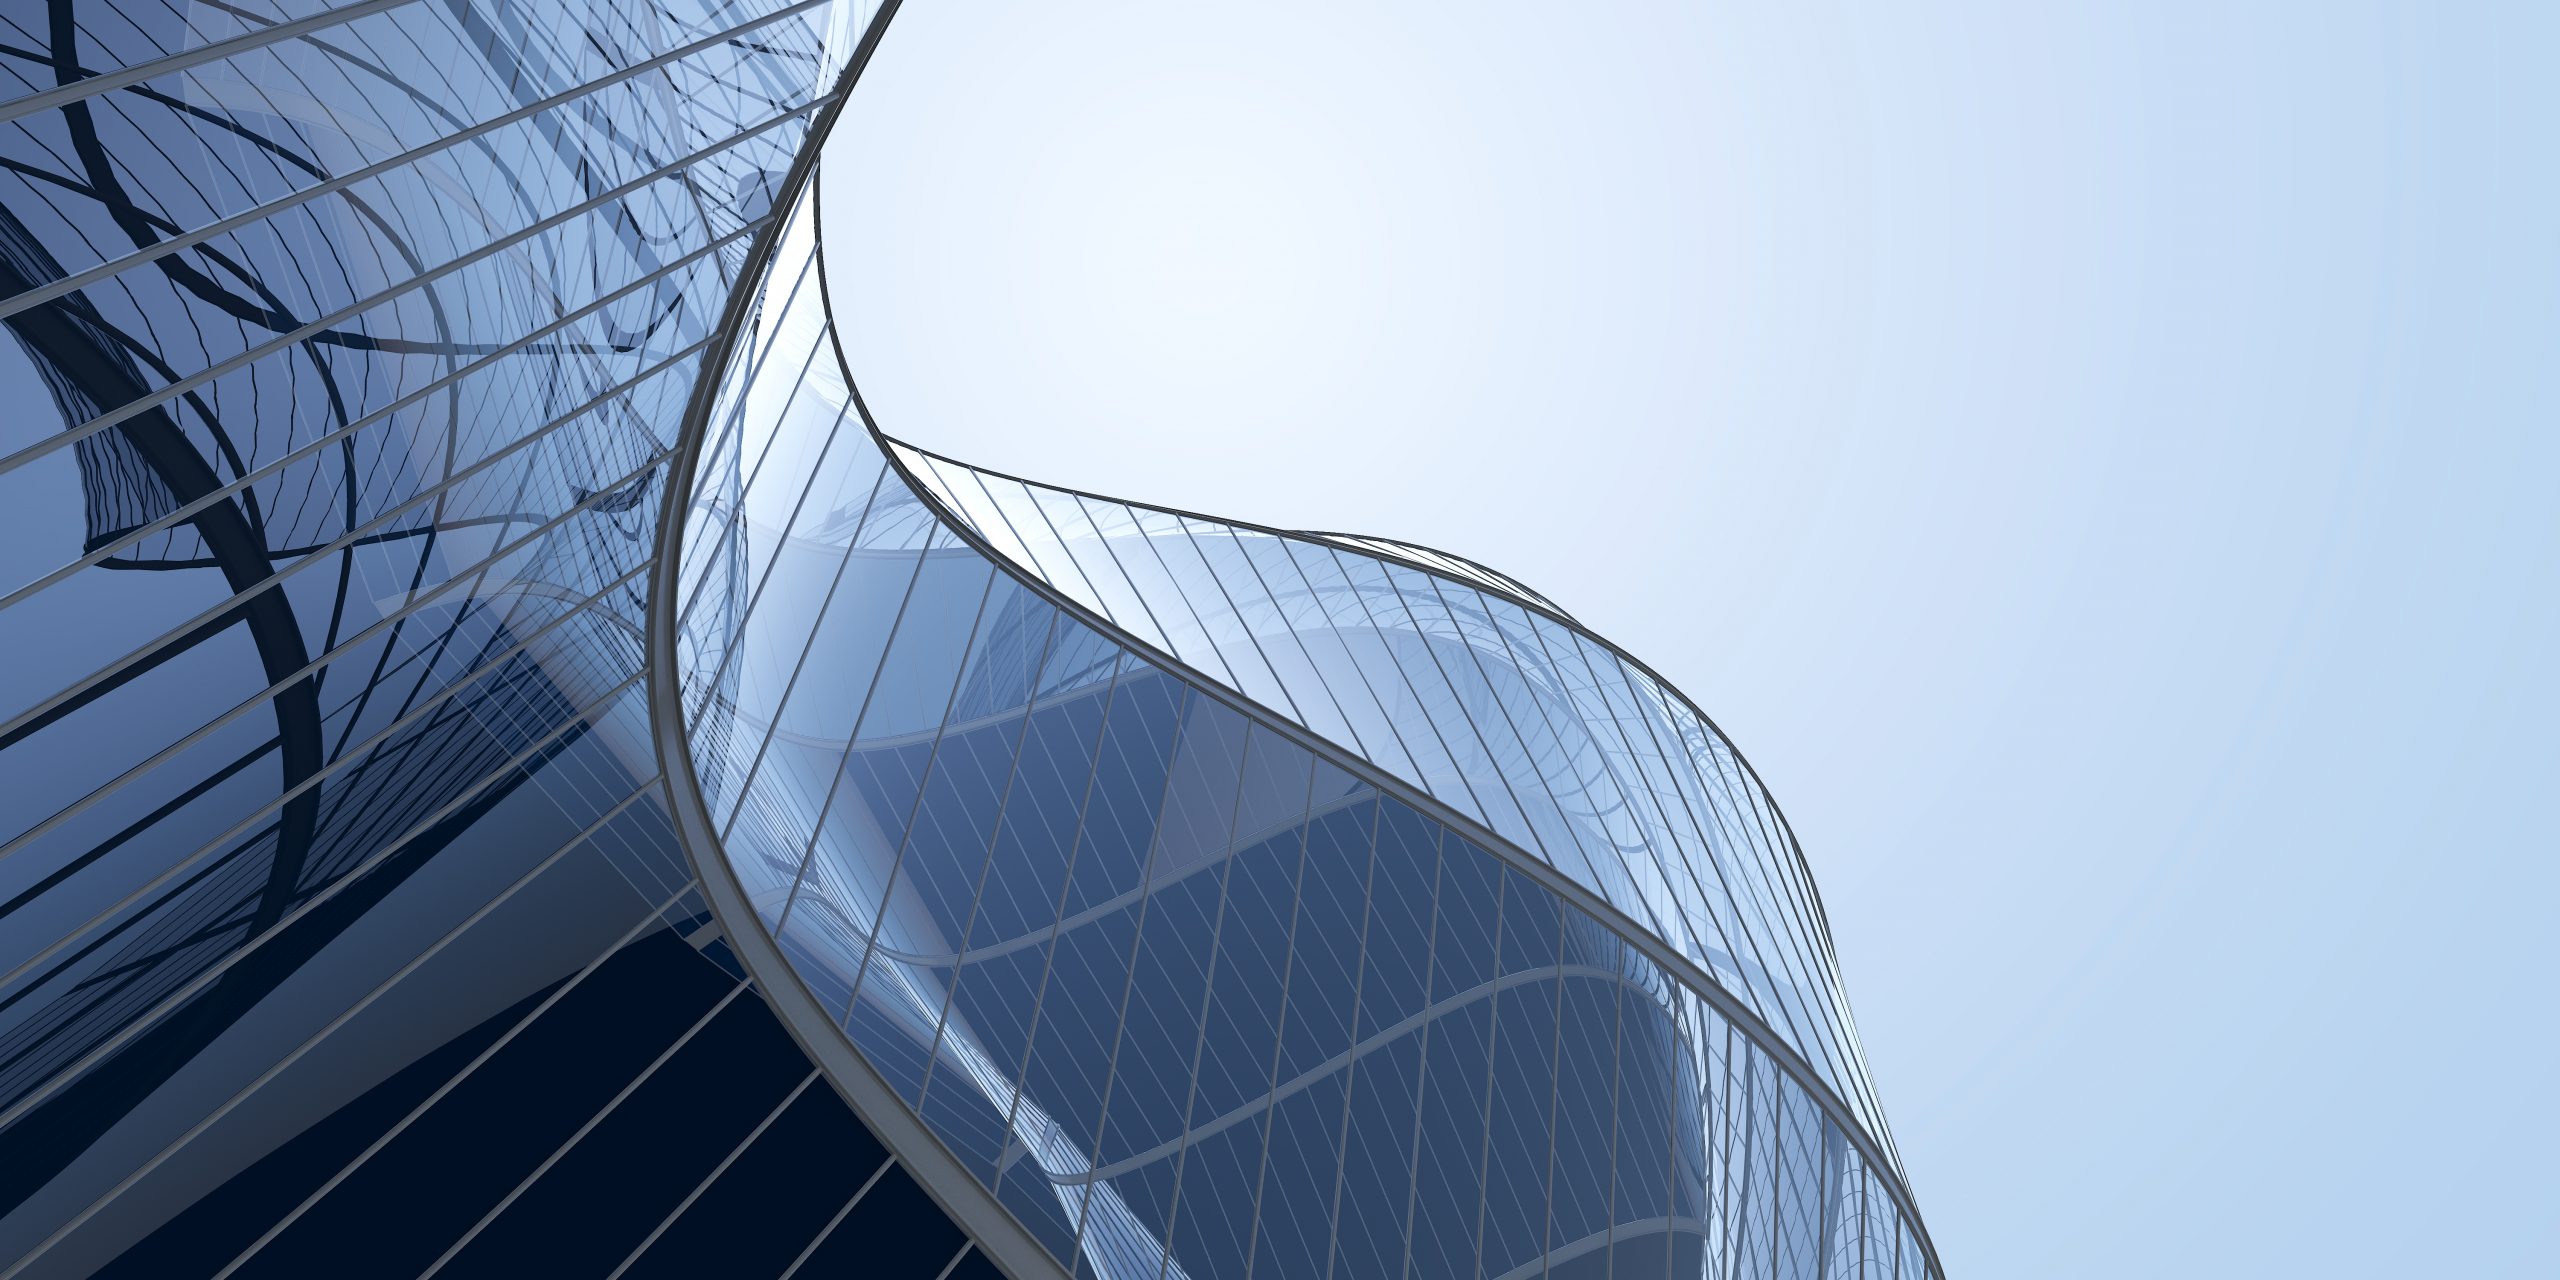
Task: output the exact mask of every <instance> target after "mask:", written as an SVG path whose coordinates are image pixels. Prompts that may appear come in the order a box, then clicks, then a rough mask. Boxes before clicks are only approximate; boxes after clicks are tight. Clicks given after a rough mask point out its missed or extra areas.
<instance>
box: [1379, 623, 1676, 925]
mask: <svg viewBox="0 0 2560 1280" xmlns="http://www.w3.org/2000/svg"><path fill="white" fill-rule="evenodd" d="M1418 576H1420V577H1421V578H1422V581H1423V585H1425V586H1427V587H1429V588H1430V589H1431V593H1432V598H1433V599H1435V600H1438V601H1439V602H1440V609H1441V611H1442V612H1443V613H1445V614H1447V615H1448V617H1449V625H1450V626H1451V627H1452V628H1458V629H1459V635H1458V644H1459V646H1460V647H1461V648H1464V649H1465V650H1466V651H1467V657H1468V659H1469V660H1470V661H1472V662H1473V663H1474V664H1475V668H1476V675H1477V677H1478V678H1479V679H1481V680H1483V681H1484V688H1485V693H1486V695H1487V696H1489V697H1490V698H1492V700H1493V709H1494V711H1495V712H1496V713H1497V714H1499V715H1500V716H1501V717H1502V725H1503V727H1504V728H1505V729H1508V730H1510V731H1511V737H1512V740H1513V741H1515V742H1517V743H1519V744H1520V753H1521V755H1522V756H1523V757H1524V758H1526V759H1528V760H1529V762H1530V764H1531V766H1532V767H1533V768H1534V767H1535V766H1536V762H1537V752H1536V750H1535V749H1534V748H1533V747H1532V746H1531V745H1530V742H1529V737H1528V735H1527V734H1525V733H1522V732H1521V731H1520V722H1519V721H1518V720H1515V719H1514V718H1512V715H1511V708H1510V706H1509V705H1508V703H1507V702H1506V701H1505V700H1504V699H1503V697H1502V692H1501V690H1500V689H1498V688H1497V687H1495V685H1494V681H1493V673H1492V672H1491V671H1490V670H1488V669H1487V668H1486V666H1485V661H1484V654H1483V653H1482V651H1480V650H1479V649H1478V648H1477V646H1475V645H1474V644H1471V643H1468V641H1467V639H1466V634H1465V631H1464V629H1463V628H1462V627H1461V624H1460V623H1459V622H1458V611H1457V610H1456V609H1455V608H1453V607H1451V605H1450V604H1449V599H1448V596H1447V594H1446V593H1444V592H1443V591H1442V590H1441V588H1440V584H1439V580H1438V579H1435V578H1433V577H1432V576H1431V575H1429V574H1421V575H1418ZM1387 583H1388V585H1389V586H1390V587H1394V588H1395V590H1396V598H1397V599H1398V600H1400V601H1403V602H1404V605H1405V614H1406V616H1408V617H1410V618H1412V619H1413V624H1414V631H1415V633H1416V634H1418V635H1424V637H1425V642H1424V645H1423V649H1424V652H1426V653H1431V654H1432V661H1433V662H1434V663H1435V664H1436V663H1438V662H1439V661H1440V659H1439V655H1438V654H1437V653H1436V652H1434V651H1433V650H1432V649H1431V646H1430V644H1429V638H1428V635H1427V633H1424V632H1423V630H1422V618H1421V615H1419V614H1416V613H1415V612H1414V611H1413V605H1412V602H1411V600H1410V599H1408V598H1407V597H1406V595H1405V592H1404V590H1403V588H1402V587H1401V586H1399V585H1398V584H1397V583H1396V581H1395V577H1394V575H1393V574H1392V573H1390V574H1389V575H1388V578H1387ZM1451 585H1454V586H1459V587H1461V588H1464V589H1467V590H1473V588H1467V587H1465V584H1464V583H1453V584H1451ZM1477 600H1478V602H1479V603H1480V604H1481V603H1482V601H1483V596H1482V595H1481V594H1479V595H1478V596H1477ZM1485 617H1486V621H1487V624H1488V626H1489V627H1490V628H1491V630H1492V631H1493V639H1494V643H1496V644H1499V645H1502V646H1503V653H1504V654H1505V655H1507V656H1509V657H1510V660H1511V664H1512V667H1513V669H1514V670H1515V671H1516V670H1521V667H1520V662H1519V657H1518V655H1516V654H1513V653H1512V651H1511V646H1510V642H1509V641H1508V640H1506V639H1505V638H1504V637H1503V635H1502V628H1501V626H1500V625H1499V624H1496V623H1494V622H1493V621H1492V607H1491V606H1490V605H1486V606H1485ZM1441 679H1443V680H1449V674H1448V669H1447V667H1446V666H1442V668H1441ZM1524 683H1525V682H1524ZM1449 685H1450V692H1451V694H1452V695H1453V696H1454V695H1455V694H1456V692H1457V681H1455V680H1449ZM1530 703H1531V705H1532V706H1536V707H1537V711H1538V718H1539V719H1540V720H1542V721H1545V722H1546V727H1547V737H1548V739H1549V740H1550V741H1552V742H1554V743H1555V744H1556V746H1557V748H1558V749H1559V750H1562V749H1564V735H1563V734H1561V733H1558V732H1557V731H1556V727H1555V721H1554V720H1553V719H1551V718H1550V717H1548V715H1547V713H1546V708H1545V707H1544V706H1543V705H1539V704H1538V702H1537V699H1536V698H1535V696H1534V695H1533V696H1532V697H1531V699H1530ZM1458 714H1459V715H1461V716H1463V717H1465V719H1466V720H1467V722H1468V724H1469V725H1470V726H1472V727H1474V729H1475V731H1476V735H1477V737H1478V739H1479V740H1482V741H1484V745H1485V747H1486V753H1487V758H1488V761H1490V760H1491V758H1492V754H1493V753H1492V747H1493V743H1492V742H1491V741H1490V740H1489V735H1488V734H1487V733H1486V730H1485V727H1484V726H1483V725H1482V724H1480V723H1478V722H1477V720H1476V718H1475V717H1474V716H1472V715H1469V714H1468V713H1467V710H1466V705H1465V703H1464V700H1463V699H1461V700H1460V701H1459V703H1458ZM1494 773H1495V775H1496V776H1499V777H1501V778H1502V781H1503V785H1504V786H1505V787H1507V788H1509V789H1510V790H1511V791H1512V792H1513V796H1512V803H1513V804H1514V805H1517V806H1518V807H1519V808H1520V810H1521V820H1522V821H1524V822H1527V821H1528V806H1527V805H1524V804H1521V803H1520V799H1519V795H1518V793H1519V791H1520V784H1519V783H1517V782H1515V781H1513V780H1512V778H1511V777H1510V776H1509V775H1507V774H1504V773H1503V772H1502V770H1501V769H1500V768H1499V767H1496V768H1495V769H1494ZM1536 781H1537V784H1538V787H1539V789H1540V790H1542V791H1545V792H1546V793H1547V800H1548V802H1549V803H1551V804H1554V805H1555V809H1556V817H1557V820H1558V821H1559V822H1560V823H1562V824H1563V826H1564V829H1565V836H1566V837H1567V838H1568V839H1570V840H1572V841H1573V844H1574V852H1575V853H1576V854H1578V855H1580V857H1581V858H1582V860H1583V863H1584V864H1585V865H1587V866H1589V867H1590V868H1591V869H1592V871H1593V873H1594V874H1595V875H1596V874H1598V873H1599V871H1600V868H1601V863H1600V861H1599V860H1598V859H1596V858H1594V857H1593V856H1592V851H1591V849H1590V848H1589V847H1588V846H1587V845H1585V844H1584V843H1583V840H1582V833H1581V832H1579V831H1577V830H1575V829H1574V826H1573V823H1572V821H1571V820H1570V819H1569V818H1567V817H1566V815H1565V812H1564V806H1563V804H1561V803H1559V802H1557V800H1556V795H1555V788H1554V787H1552V786H1549V785H1548V783H1547V780H1546V777H1545V776H1544V774H1543V773H1542V774H1540V775H1539V776H1538V777H1537V779H1536ZM1529 830H1530V833H1531V834H1532V835H1533V836H1534V835H1535V834H1536V833H1537V824H1536V823H1534V822H1532V823H1530V824H1529ZM1607 852H1608V853H1609V854H1610V855H1611V856H1616V851H1615V850H1610V851H1607ZM1547 861H1548V863H1549V864H1550V865H1552V864H1553V863H1554V862H1555V861H1556V854H1554V853H1549V854H1548V855H1547ZM1618 870H1619V871H1620V873H1621V874H1624V872H1625V870H1626V868H1625V865H1624V859H1623V858H1620V866H1619V868H1618ZM1655 874H1657V875H1660V874H1661V869H1660V868H1659V867H1656V868H1655ZM1664 880H1665V887H1666V888H1668V887H1669V886H1668V880H1669V877H1667V876H1665V877H1664ZM1594 888H1595V889H1597V886H1594ZM1600 896H1601V897H1602V898H1604V899H1605V898H1607V897H1608V895H1607V894H1606V893H1605V892H1604V893H1601V895H1600ZM1636 905H1638V906H1640V907H1641V908H1642V909H1643V911H1644V913H1645V914H1646V915H1648V916H1656V917H1657V918H1656V919H1655V920H1654V921H1653V926H1654V928H1655V930H1656V931H1657V932H1662V933H1663V935H1664V940H1665V941H1669V936H1668V933H1667V932H1666V931H1663V929H1662V922H1661V920H1660V919H1659V918H1658V913H1657V912H1656V911H1655V910H1654V906H1653V904H1652V903H1651V902H1641V903H1638V904H1636ZM1619 909H1620V910H1622V911H1623V910H1626V907H1625V906H1620V908H1619ZM1627 914H1628V915H1629V916H1630V917H1633V916H1634V915H1635V912H1633V911H1628V912H1627Z"/></svg>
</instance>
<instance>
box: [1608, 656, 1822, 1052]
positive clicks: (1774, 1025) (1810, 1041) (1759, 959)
mask: <svg viewBox="0 0 2560 1280" xmlns="http://www.w3.org/2000/svg"><path fill="white" fill-rule="evenodd" d="M1574 649H1575V651H1576V652H1577V653H1580V652H1581V651H1582V646H1580V645H1578V644H1577V645H1575V646H1574ZM1583 662H1584V665H1585V666H1586V667H1588V666H1589V665H1590V658H1589V656H1588V655H1587V654H1585V655H1584V657H1583ZM1592 678H1593V679H1594V680H1595V681H1597V680H1598V679H1599V673H1598V671H1597V670H1596V669H1594V670H1593V672H1592ZM1619 678H1620V680H1621V681H1622V682H1623V681H1625V679H1626V673H1625V669H1624V668H1623V667H1622V668H1620V669H1619ZM1628 693H1629V696H1630V698H1631V699H1632V697H1633V695H1634V688H1633V686H1632V685H1629V686H1628ZM1603 696H1604V698H1605V696H1606V689H1605V687H1604V688H1603ZM1634 710H1635V713H1636V722H1637V723H1638V724H1640V725H1643V726H1644V729H1645V735H1646V740H1647V741H1648V742H1651V743H1652V744H1653V749H1654V755H1655V758H1656V759H1658V760H1660V761H1661V762H1662V768H1663V773H1664V776H1665V778H1666V779H1667V780H1669V781H1670V782H1671V784H1672V794H1674V795H1677V796H1679V797H1680V805H1681V808H1682V810H1683V811H1684V812H1687V813H1688V815H1689V825H1690V829H1691V830H1693V831H1696V832H1697V833H1698V839H1699V842H1700V843H1701V844H1702V845H1705V842H1706V838H1707V831H1708V827H1707V826H1706V825H1705V824H1703V823H1701V822H1699V820H1698V815H1697V813H1696V811H1695V810H1694V809H1693V808H1692V807H1691V806H1690V803H1689V795H1688V792H1687V791H1686V790H1684V789H1683V788H1682V787H1681V786H1680V785H1679V783H1680V780H1679V777H1678V774H1677V772H1676V766H1675V765H1674V764H1673V762H1672V757H1671V755H1670V754H1669V753H1668V752H1666V751H1665V750H1664V749H1663V745H1662V740H1661V736H1660V734H1659V733H1658V732H1657V731H1656V730H1655V728H1654V725H1653V722H1652V720H1651V719H1650V718H1648V717H1647V716H1645V714H1644V706H1643V704H1642V703H1640V702H1639V703H1635V704H1634ZM1621 731H1622V732H1623V730H1621ZM1638 763H1639V765H1641V763H1642V762H1641V761H1639V762H1638ZM1702 797H1703V793H1702ZM1722 825H1723V824H1722V820H1721V819H1718V822H1717V826H1718V827H1721V826H1722ZM1674 838H1675V843H1676V839H1677V837H1676V834H1675V837H1674ZM1699 852H1700V854H1701V855H1703V856H1704V857H1705V859H1706V862H1707V866H1708V867H1709V869H1711V870H1713V871H1714V872H1715V876H1716V884H1717V886H1718V887H1719V888H1721V889H1723V891H1724V897H1725V901H1726V903H1727V904H1728V906H1729V909H1730V910H1731V911H1732V912H1733V919H1734V923H1735V925H1736V926H1738V927H1740V928H1741V929H1742V940H1743V942H1745V943H1746V944H1748V945H1749V947H1750V950H1751V956H1752V959H1753V962H1754V963H1756V964H1758V965H1759V966H1760V968H1761V970H1762V971H1763V972H1764V973H1768V974H1772V975H1778V974H1781V973H1784V972H1788V971H1791V970H1792V968H1793V966H1792V964H1789V963H1787V957H1786V954H1785V953H1784V952H1780V953H1778V959H1779V960H1780V962H1781V964H1782V965H1784V966H1785V968H1784V969H1781V968H1777V967H1772V966H1771V965H1770V963H1769V960H1768V958H1767V957H1766V956H1764V955H1762V954H1761V950H1762V948H1761V940H1760V937H1759V935H1758V934H1757V933H1755V932H1753V931H1752V930H1751V928H1750V924H1751V921H1750V920H1749V919H1747V918H1745V917H1744V915H1743V907H1744V899H1743V898H1742V897H1741V896H1739V895H1737V894H1735V893H1734V891H1733V885H1732V883H1731V880H1730V879H1729V878H1728V877H1727V876H1726V875H1725V871H1724V864H1723V862H1722V861H1721V860H1719V859H1718V858H1717V857H1716V856H1715V849H1714V847H1713V846H1712V845H1706V847H1704V848H1702V849H1700V850H1699ZM1683 853H1684V856H1685V853H1686V851H1685V850H1683ZM1690 873H1691V874H1692V875H1695V874H1696V869H1695V868H1694V867H1693V868H1692V869H1691V872H1690ZM1754 914H1758V913H1757V912H1755V913H1754ZM1761 923H1762V924H1763V926H1764V927H1765V925H1766V924H1767V921H1766V920H1765V919H1764V920H1762V922H1761ZM1726 945H1727V946H1731V945H1732V939H1729V938H1728V939H1726ZM1769 945H1770V946H1771V947H1775V946H1776V945H1777V940H1776V939H1771V940H1770V942H1769ZM1740 960H1741V956H1740V955H1739V954H1738V953H1737V954H1736V955H1735V961H1736V964H1737V967H1739V962H1740ZM1796 981H1798V982H1801V981H1802V979H1801V978H1798V979H1796ZM1744 984H1745V985H1746V986H1748V985H1750V976H1749V975H1748V974H1747V973H1746V974H1745V975H1744ZM1768 996H1769V1000H1768V1003H1771V1004H1773V1005H1774V1006H1776V1007H1774V1008H1771V1009H1763V1010H1761V1013H1760V1016H1761V1020H1762V1021H1764V1022H1767V1023H1769V1024H1770V1028H1771V1029H1772V1030H1773V1031H1774V1030H1777V1029H1778V1028H1779V1023H1780V1022H1784V1023H1785V1025H1786V1029H1788V1030H1791V1031H1795V1034H1796V1038H1798V1039H1801V1040H1804V1041H1805V1042H1806V1043H1807V1045H1808V1046H1810V1047H1799V1048H1798V1050H1797V1051H1798V1052H1799V1053H1802V1054H1803V1055H1804V1056H1805V1058H1806V1060H1807V1062H1808V1063H1812V1062H1814V1061H1815V1057H1814V1055H1816V1054H1820V1055H1822V1060H1823V1061H1828V1060H1829V1057H1830V1055H1829V1053H1828V1052H1827V1051H1826V1050H1825V1049H1824V1047H1823V1045H1822V1038H1821V1037H1818V1036H1811V1035H1807V1034H1806V1033H1805V1032H1803V1031H1801V1030H1796V1027H1795V1024H1796V1021H1797V1019H1798V1018H1804V1019H1805V1020H1806V1021H1807V1022H1810V1021H1811V1015H1810V1014H1809V1013H1808V1012H1807V1011H1805V1010H1802V1009H1797V1010H1794V1011H1792V1012H1791V1011H1790V1010H1789V1009H1788V1007H1787V1002H1786V1000H1785V999H1784V992H1782V991H1778V990H1774V989H1773V990H1771V991H1770V992H1769V993H1768ZM1755 1003H1757V1001H1755ZM1773 1015H1774V1016H1773Z"/></svg>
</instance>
